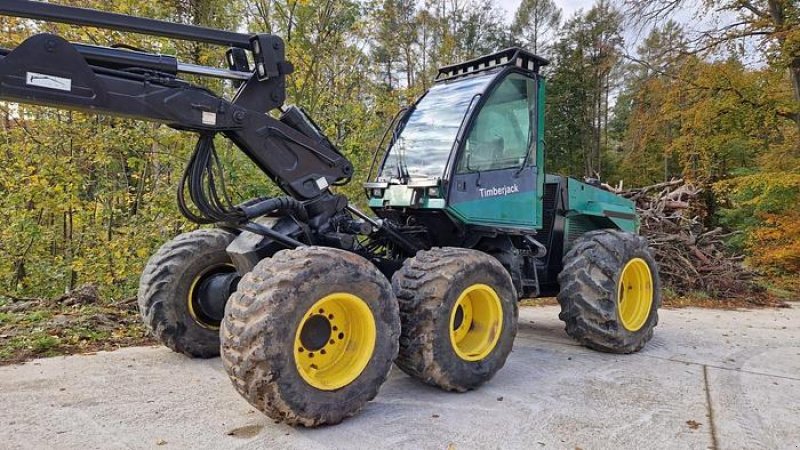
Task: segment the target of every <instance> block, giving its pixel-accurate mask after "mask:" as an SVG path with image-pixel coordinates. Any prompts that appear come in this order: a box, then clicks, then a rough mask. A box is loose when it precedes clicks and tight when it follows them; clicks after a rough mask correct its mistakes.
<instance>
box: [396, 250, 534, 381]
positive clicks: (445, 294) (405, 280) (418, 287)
mask: <svg viewBox="0 0 800 450" xmlns="http://www.w3.org/2000/svg"><path fill="white" fill-rule="evenodd" d="M476 283H481V284H486V285H488V286H491V287H492V288H493V289H494V290H495V291H496V292H497V294H498V295H499V297H500V299H501V302H502V310H503V311H502V315H503V319H502V320H503V328H502V331H501V335H500V338H499V340H498V342H497V344H496V347H495V348H494V349H493V350H492V352H491V353H490V354H489V355H488V356H487V357H486V358H485V359H483V360H481V361H465V360H463V359H461V358H460V357H459V356H458V355H457V354H456V352H455V350H454V349H453V344H452V343H451V340H450V326H451V325H450V315H451V311H452V308H453V307H454V305H455V303H456V301H457V299H458V298H459V296H460V295H461V293H462V292H463V291H464V290H465V289H467V288H468V287H469V286H471V285H474V284H476ZM392 286H393V288H394V291H395V295H396V296H397V300H398V302H399V304H400V317H401V320H402V334H401V336H400V354H399V356H398V357H397V361H396V363H397V366H398V367H400V369H402V370H403V371H404V372H406V373H407V374H409V375H411V376H413V377H415V378H417V379H419V380H421V381H423V382H424V383H427V384H430V385H433V386H437V387H440V388H442V389H445V390H448V391H455V392H464V391H468V390H471V389H475V388H477V387H478V386H480V385H481V384H483V383H485V382H487V381H488V380H490V379H491V378H492V377H493V376H494V375H495V374H496V373H497V371H499V370H500V369H501V368H502V367H503V365H504V364H505V362H506V359H507V358H508V355H509V353H510V352H511V348H512V347H513V344H514V337H515V336H516V334H517V316H518V314H519V310H518V305H517V293H516V291H515V289H514V285H513V282H512V281H511V276H510V275H509V274H508V271H506V269H505V268H504V267H503V266H502V265H501V264H500V262H499V261H497V260H496V259H495V258H493V257H492V256H490V255H488V254H486V253H483V252H480V251H477V250H469V249H463V248H434V249H432V250H428V251H422V252H419V253H417V256H416V257H414V258H410V259H408V260H407V261H406V262H405V263H404V264H403V267H402V269H400V270H399V271H398V272H397V273H396V274H395V275H394V277H393V279H392Z"/></svg>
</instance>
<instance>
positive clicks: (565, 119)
mask: <svg viewBox="0 0 800 450" xmlns="http://www.w3.org/2000/svg"><path fill="white" fill-rule="evenodd" d="M621 27H622V15H621V13H620V12H619V11H618V10H616V9H614V8H613V7H611V6H610V5H609V4H608V3H607V2H605V1H600V2H598V3H597V4H596V5H595V6H594V7H593V8H592V9H590V10H589V11H588V12H586V13H585V14H584V13H580V12H579V13H578V14H577V15H575V16H574V17H573V18H571V19H570V20H568V21H567V23H566V24H565V25H564V27H563V32H562V35H563V36H564V37H563V38H562V39H560V40H559V41H558V42H557V43H556V44H555V46H554V48H553V59H554V63H555V68H553V69H552V71H551V72H550V78H551V82H550V87H549V92H550V93H549V101H550V102H549V104H548V106H547V128H546V130H547V131H546V133H547V134H546V136H545V140H546V143H547V152H548V153H547V167H548V170H550V171H554V172H559V173H563V174H566V175H574V176H590V177H597V176H598V175H601V174H602V173H603V171H604V165H603V161H604V159H605V158H604V155H605V153H607V148H608V146H609V145H608V144H609V141H608V135H607V130H608V122H609V114H608V109H609V102H610V96H611V90H612V88H613V85H614V83H615V78H616V76H617V75H618V74H617V72H616V69H617V68H618V63H619V60H620V56H621V47H622V44H623V39H622V36H621V31H622V28H621Z"/></svg>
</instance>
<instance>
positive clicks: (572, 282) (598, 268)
mask: <svg viewBox="0 0 800 450" xmlns="http://www.w3.org/2000/svg"><path fill="white" fill-rule="evenodd" d="M634 259H640V260H643V261H644V262H645V263H646V264H647V267H648V269H649V272H650V274H651V282H652V286H651V287H652V297H651V298H652V301H651V305H650V308H649V312H647V316H646V319H644V321H643V325H641V328H639V329H637V330H635V331H631V330H629V329H627V328H626V327H625V326H624V323H623V321H622V319H621V317H620V311H619V309H620V308H619V304H620V303H619V302H618V294H619V287H620V278H621V276H622V272H623V269H624V268H625V267H626V266H627V264H628V263H629V262H631V261H633V260H634ZM558 281H559V284H560V286H561V291H560V292H559V294H558V302H559V303H560V305H561V313H560V314H559V318H560V319H561V320H563V321H564V322H565V323H566V331H567V334H569V335H570V336H572V337H573V338H575V339H576V340H577V341H578V342H580V343H581V344H583V345H585V346H586V347H589V348H592V349H595V350H599V351H602V352H608V353H634V352H637V351H639V350H641V349H642V348H643V347H644V346H645V344H647V342H648V341H649V340H650V339H652V337H653V328H654V327H655V326H656V325H657V324H658V308H659V307H660V306H661V280H660V278H659V275H658V265H657V264H656V262H655V260H654V259H653V256H652V255H651V253H650V250H649V248H648V245H647V240H646V239H645V238H643V237H641V236H637V235H635V234H631V233H626V232H623V231H619V230H596V231H592V232H589V233H586V234H585V235H583V236H582V237H580V238H579V239H578V240H577V241H576V242H575V244H574V246H573V247H572V249H570V251H569V252H568V253H567V254H566V256H565V257H564V269H563V270H562V272H561V274H559V277H558ZM623 298H624V297H623ZM646 310H647V308H646V307H645V309H644V311H646ZM640 323H642V322H640Z"/></svg>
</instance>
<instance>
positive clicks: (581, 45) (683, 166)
mask: <svg viewBox="0 0 800 450" xmlns="http://www.w3.org/2000/svg"><path fill="white" fill-rule="evenodd" d="M61 3H65V4H71V5H73V6H83V7H91V8H97V9H103V10H108V11H114V12H119V13H124V14H132V15H136V16H146V17H153V18H159V19H165V20H170V21H174V22H183V23H191V24H198V25H207V26H212V27H218V28H223V29H230V30H239V31H244V30H248V31H252V32H269V33H275V34H278V35H280V36H282V37H283V38H284V39H285V40H286V42H287V44H288V56H289V59H290V60H291V61H292V62H293V63H294V64H295V66H296V72H295V73H294V74H293V75H292V76H291V77H290V79H289V86H288V87H289V97H290V103H293V104H298V105H301V106H302V107H303V108H305V109H306V110H307V111H308V112H309V113H310V115H311V117H313V118H314V120H315V121H316V122H317V123H318V124H319V125H321V127H322V128H323V129H324V131H325V132H326V133H327V134H328V136H329V137H330V138H331V140H332V141H333V142H334V143H335V144H336V145H337V146H338V147H339V148H340V149H341V150H342V151H343V152H344V153H345V154H346V155H347V156H348V157H349V158H350V159H351V160H352V161H353V162H354V164H355V165H356V167H357V174H358V176H357V177H356V179H355V180H354V181H353V183H352V184H351V185H350V186H348V187H346V188H344V191H345V192H346V193H347V194H348V195H349V196H350V197H351V198H353V199H359V200H360V199H362V198H363V194H362V191H361V188H360V185H361V183H362V182H363V181H365V180H364V177H365V176H366V173H367V168H368V165H369V162H370V161H371V159H372V155H373V152H374V151H375V149H376V146H377V145H378V142H379V140H380V137H381V135H382V133H383V131H384V130H385V129H386V127H387V126H388V125H389V123H390V121H391V120H392V118H393V116H394V114H395V113H396V112H397V111H398V110H399V109H400V108H401V107H403V106H405V105H408V104H409V103H410V102H412V101H413V100H414V99H415V98H416V97H417V96H418V95H420V94H422V93H423V92H424V91H425V90H426V89H427V88H428V87H429V86H430V85H431V82H432V79H433V77H434V75H435V73H436V69H437V67H439V66H442V65H446V64H450V63H453V62H458V61H462V60H465V59H469V58H472V57H475V56H478V55H481V54H485V53H489V52H493V51H496V50H499V49H502V48H506V47H509V46H512V45H521V46H524V47H526V48H528V49H530V50H532V51H534V52H536V53H538V54H540V55H542V56H544V57H546V58H548V59H550V60H551V61H552V64H551V65H550V66H549V67H547V69H546V70H545V75H546V77H547V78H548V103H547V111H546V117H547V126H546V130H547V131H546V139H545V141H546V151H547V168H546V170H547V171H548V172H555V173H560V174H564V175H571V176H576V177H584V176H590V177H598V176H599V177H601V178H602V179H603V180H604V181H605V182H608V183H610V184H612V185H617V184H618V183H619V182H620V181H623V182H624V185H625V186H626V187H633V186H642V185H648V184H653V183H657V182H661V181H664V180H669V179H672V178H674V177H683V178H685V179H687V180H689V181H690V182H692V183H694V184H696V185H698V186H701V187H702V188H703V189H704V193H705V195H704V200H703V201H704V203H705V205H704V210H705V211H706V213H707V214H706V216H705V217H704V220H705V221H706V222H707V223H708V225H709V226H717V225H718V226H723V227H725V228H726V229H728V230H730V231H733V232H735V234H733V235H732V237H731V238H730V239H729V241H728V245H729V247H730V249H731V250H732V251H735V252H741V253H744V254H745V255H747V264H749V265H750V266H751V267H753V268H754V269H756V270H757V271H759V273H761V274H762V277H763V282H764V283H765V284H767V285H770V286H776V287H779V288H780V289H784V290H789V291H790V292H791V291H792V290H794V292H797V290H798V286H800V284H798V283H797V281H796V280H795V278H796V277H797V274H798V273H800V209H799V208H798V204H800V4H799V3H798V2H797V1H796V0H703V1H702V2H689V1H681V0H619V1H618V2H610V1H608V0H598V1H597V2H596V3H595V4H594V5H593V6H592V7H591V8H589V9H585V10H579V11H577V12H575V13H574V14H573V15H570V16H565V15H564V14H563V13H562V11H561V10H560V9H559V7H558V6H557V4H556V3H554V2H553V1H552V0H523V1H522V3H521V4H520V6H519V8H518V9H517V10H516V11H515V12H513V14H512V16H511V17H512V20H508V19H507V17H508V14H506V13H505V12H504V11H502V10H500V9H499V8H498V7H497V6H494V5H493V4H492V3H490V2H485V1H479V0H424V1H418V0H369V1H355V0H164V1H159V2H152V1H131V0H80V1H62V2H61ZM42 31H50V32H56V33H58V34H61V35H62V36H64V37H66V38H67V39H70V40H73V41H80V42H87V43H92V44H97V45H112V44H117V43H125V44H127V45H131V46H135V47H138V48H143V49H147V50H151V51H158V52H161V53H164V54H172V55H178V56H179V57H180V58H181V59H182V60H183V61H186V62H193V63H199V64H206V65H213V66H222V64H223V56H224V52H223V51H222V50H221V49H219V48H215V47H208V46H206V45H202V44H196V43H190V42H189V43H186V42H176V41H171V40H164V39H158V38H152V37H143V36H138V35H123V34H121V33H117V32H110V31H107V30H98V29H92V28H76V27H70V26H62V25H55V24H44V23H34V22H31V21H27V20H20V19H12V18H7V17H3V18H0V47H5V48H13V47H14V46H15V45H18V44H19V43H20V42H21V41H23V40H24V39H25V38H26V37H28V36H30V35H32V34H34V33H36V32H42ZM208 86H209V87H211V88H213V89H215V90H217V91H220V92H222V91H226V92H228V93H229V94H231V93H232V92H233V88H232V87H230V86H227V85H224V84H222V83H221V82H219V83H215V82H212V83H210V84H208ZM0 127H2V132H1V133H0V155H2V164H0V224H1V225H2V226H0V297H2V296H5V298H7V299H21V298H52V297H54V296H58V295H60V294H63V293H64V292H66V291H70V290H72V289H73V288H75V287H77V286H79V285H84V284H91V285H94V286H97V287H98V289H99V291H100V297H101V298H103V299H104V300H103V301H105V302H109V303H113V302H115V301H120V300H123V299H126V298H130V297H132V296H135V292H136V286H137V282H138V277H139V274H140V271H141V269H142V267H143V266H144V264H145V262H146V261H147V259H148V258H149V256H150V255H151V254H152V253H153V252H154V251H155V249H156V248H157V247H158V246H159V245H161V244H163V243H164V242H165V241H167V240H169V239H171V238H172V237H174V236H175V235H176V234H178V233H181V232H184V231H188V230H191V229H193V228H195V225H192V224H191V223H189V222H187V221H186V220H185V219H184V218H182V217H181V215H180V214H179V212H178V209H177V207H176V202H175V192H176V188H177V186H176V185H177V183H178V182H179V180H180V178H181V175H182V172H183V170H184V166H185V164H186V162H187V160H188V157H189V155H190V152H191V150H192V148H193V145H194V139H195V138H194V136H192V135H189V134H185V133H178V132H176V131H173V130H171V129H169V128H167V127H165V126H159V125H154V124H149V123H142V122H135V121H130V120H125V119H119V118H111V117H97V116H91V115H84V114H79V113H71V112H65V111H57V110H53V109H48V108H40V107H32V106H24V105H14V104H7V103H0ZM219 149H220V153H221V155H222V157H223V159H224V164H225V167H226V174H227V178H228V182H229V185H230V186H233V187H234V192H235V197H236V198H238V199H245V198H249V197H252V196H255V195H263V194H265V193H270V192H274V191H275V188H274V186H271V185H270V183H269V182H268V180H267V179H266V177H264V176H263V175H262V174H261V173H260V172H259V171H258V170H257V169H255V167H253V165H252V164H251V163H250V162H249V161H248V160H247V159H246V158H245V157H244V156H243V155H241V154H240V153H239V152H238V150H236V149H234V148H232V147H231V146H229V145H225V144H223V143H222V142H220V145H219ZM0 302H2V300H1V299H0ZM2 319H3V317H2V316H0V322H2Z"/></svg>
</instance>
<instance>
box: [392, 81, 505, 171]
mask: <svg viewBox="0 0 800 450" xmlns="http://www.w3.org/2000/svg"><path fill="white" fill-rule="evenodd" d="M493 78H494V74H486V75H481V76H477V77H474V78H469V79H465V80H461V81H457V82H455V83H442V84H437V85H435V86H434V87H432V88H431V89H430V91H428V93H427V94H426V95H425V97H424V98H423V99H422V100H421V101H420V102H419V103H418V104H417V106H416V108H415V109H414V111H413V112H412V113H411V117H409V119H408V121H407V122H406V124H405V126H404V127H403V128H402V130H401V132H400V135H399V136H398V137H397V139H395V141H394V142H393V144H392V146H391V148H390V149H389V151H388V153H387V155H386V159H385V161H384V165H383V170H382V171H381V174H380V178H382V179H384V180H386V181H390V180H393V179H405V178H429V179H430V178H442V177H443V176H444V170H445V166H447V160H448V158H449V157H450V152H451V150H452V148H453V144H454V143H455V140H456V137H457V136H458V130H459V128H460V127H461V123H462V121H463V120H464V116H465V115H466V113H467V109H468V108H474V106H475V104H476V103H477V99H475V101H473V98H474V97H475V96H476V95H477V94H482V93H483V92H484V91H485V90H486V87H487V85H488V84H489V82H490V81H491V80H492V79H493Z"/></svg>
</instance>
